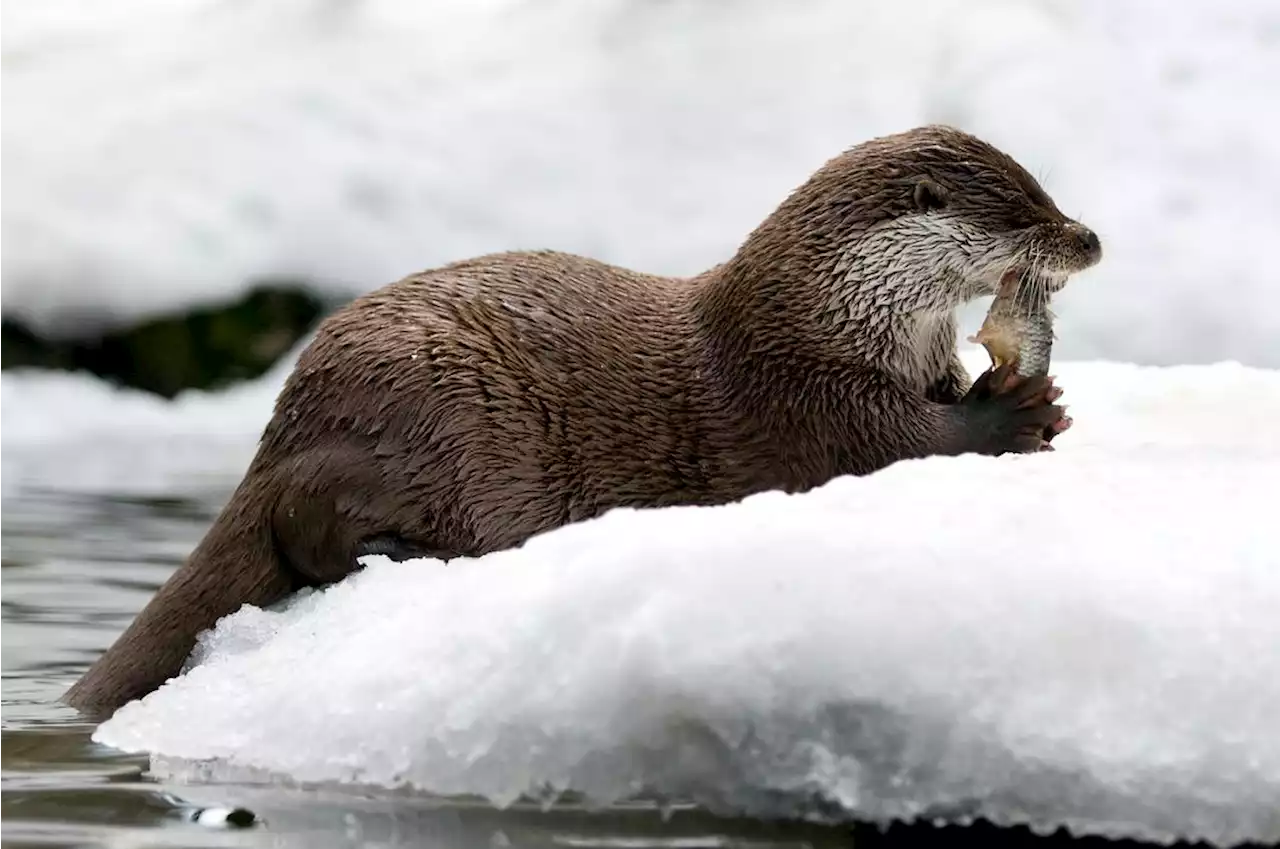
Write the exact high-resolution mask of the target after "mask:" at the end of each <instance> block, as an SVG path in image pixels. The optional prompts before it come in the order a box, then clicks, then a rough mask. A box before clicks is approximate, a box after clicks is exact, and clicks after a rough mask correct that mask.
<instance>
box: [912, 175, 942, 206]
mask: <svg viewBox="0 0 1280 849" xmlns="http://www.w3.org/2000/svg"><path fill="white" fill-rule="evenodd" d="M914 197H915V202H916V209H919V210H920V211H921V212H929V211H930V210H934V209H942V208H943V207H945V206H946V205H947V190H946V189H944V188H942V186H939V185H938V184H937V183H935V182H934V181H933V180H930V179H929V178H927V177H926V178H924V179H923V180H920V181H919V182H917V183H916V190H915V195H914Z"/></svg>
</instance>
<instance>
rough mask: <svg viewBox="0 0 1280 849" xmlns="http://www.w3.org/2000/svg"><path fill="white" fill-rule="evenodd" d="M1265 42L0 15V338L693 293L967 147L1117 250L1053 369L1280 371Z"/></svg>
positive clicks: (1158, 16) (542, 11)
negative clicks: (980, 148) (600, 262)
mask: <svg viewBox="0 0 1280 849" xmlns="http://www.w3.org/2000/svg"><path fill="white" fill-rule="evenodd" d="M1278 31H1280V9H1277V6H1276V4H1274V3H1272V2H1269V0H1225V2H1219V3H1212V4H1208V3H1185V4H1176V3H1175V4H1169V3H1167V2H1163V0H1133V2H1128V3H1114V2H1109V0H1044V2H1039V3H1034V4H1025V3H1015V2H1009V0H919V1H918V2H914V3H878V4H867V3H848V2H845V0H812V2H809V3H806V4H795V3H786V4H780V3H773V2H766V0H738V1H737V2H734V3H716V4H698V3H642V2H638V0H541V2H517V0H488V1H487V2H477V0H446V1H445V2H434V3H415V2H411V0H404V2H392V0H383V2H362V3H333V2H328V0H286V2H275V3H269V4H263V3H230V4H229V3H214V2H209V0H169V2H155V0H120V2H114V3H100V2H93V0H40V2H33V1H32V0H29V2H25V3H19V2H10V3H6V4H5V7H4V59H5V82H4V100H5V110H6V117H7V118H8V120H7V121H5V122H4V124H3V130H2V132H3V147H4V166H5V168H4V170H5V178H6V179H5V187H4V201H5V203H4V207H3V218H2V223H3V239H4V245H5V251H4V257H3V281H4V282H3V285H4V289H3V298H4V310H5V313H6V315H16V316H21V317H23V318H26V319H28V320H30V321H33V322H35V323H37V324H38V325H40V326H41V327H44V328H46V329H58V328H65V327H67V326H75V325H77V324H79V323H84V322H89V323H93V322H102V321H111V320H124V319H130V318H135V317H138V316H141V315H145V314H147V313H150V312H153V311H157V310H162V309H168V308H171V307H176V306H183V305H188V304H191V303H193V302H196V301H202V300H206V299H217V298H226V297H229V296H230V295H232V294H234V293H235V292H236V291H237V290H239V289H241V288H242V287H244V286H246V285H247V284H248V283H249V281H250V280H251V279H253V278H257V277H262V276H264V275H285V276H291V277H299V278H303V279H306V280H310V281H314V282H315V283H316V284H317V285H319V286H322V287H326V288H329V289H332V290H334V291H338V292H344V293H354V292H357V291H363V290H366V289H369V288H372V287H374V286H377V285H380V284H382V283H385V282H387V281H389V280H392V279H395V278H397V277H399V276H401V275H403V274H405V273H408V272H410V271H413V270H417V269H420V268H423V267H427V266H430V265H435V264H437V263H440V262H443V261H446V260H450V259H455V258H459V257H463V256H467V255H472V254H476V253H481V252H484V251H488V250H494V249H499V248H512V247H517V248H518V247H544V246H546V247H557V248H562V249H567V250H574V251H579V252H583V253H588V254H592V255H595V256H599V257H602V258H605V259H609V260H612V261H616V262H621V263H625V264H628V265H633V266H636V267H641V268H645V269H649V270H653V271H664V272H692V271H696V270H700V269H701V268H703V267H706V266H708V265H710V264H711V263H713V262H716V261H719V260H721V259H723V258H724V257H726V256H727V255H728V254H729V253H731V252H732V251H733V250H734V248H735V247H736V246H737V244H738V243H739V241H740V240H741V238H742V237H743V236H744V235H745V233H746V232H747V231H748V230H749V229H750V228H751V227H753V226H754V225H755V224H756V223H757V222H758V221H759V220H760V219H761V218H762V217H763V216H765V215H766V214H767V213H768V212H769V211H770V210H771V209H772V208H773V207H774V206H775V205H776V204H777V203H778V201H779V200H781V198H782V197H783V196H784V195H785V194H786V192H787V191H789V190H790V189H791V188H792V187H794V186H795V185H796V184H798V183H799V182H800V181H801V180H803V179H804V178H805V177H806V176H807V175H808V174H809V173H811V172H812V171H813V169H814V168H815V167H816V166H817V165H819V164H820V163H821V162H822V161H824V160H825V159H827V158H828V157H829V156H831V155H833V154H835V153H837V152H838V151H840V150H841V149H843V148H845V147H846V146H848V145H850V144H853V143H855V142H857V141H860V140H863V139H865V138H868V137H870V136H873V135H877V134H881V133H885V132H891V131H896V130H900V129H903V128H905V127H908V126H911V125H914V124H919V123H923V122H926V121H948V122H952V123H956V124H959V125H961V126H964V127H966V128H968V129H971V130H973V131H975V132H978V133H980V134H982V135H984V136H986V137H988V138H990V139H991V140H992V141H994V142H996V143H997V144H999V145H1001V146H1003V147H1005V148H1007V149H1008V150H1010V151H1011V152H1012V153H1014V154H1015V155H1016V156H1017V157H1018V158H1020V159H1021V160H1022V161H1024V162H1025V163H1026V164H1027V165H1028V167H1030V168H1031V169H1032V170H1033V171H1034V172H1036V173H1037V174H1039V175H1042V176H1043V178H1044V181H1045V183H1046V185H1047V186H1048V187H1049V189H1050V191H1051V192H1052V193H1053V194H1054V196H1055V197H1056V198H1057V199H1058V200H1059V201H1060V203H1061V205H1062V207H1063V208H1064V210H1066V211H1067V212H1068V213H1070V214H1078V215H1080V216H1081V217H1083V218H1084V220H1086V221H1088V222H1089V223H1090V224H1091V225H1092V226H1094V227H1095V228H1096V229H1097V230H1098V231H1099V232H1100V233H1101V235H1102V238H1103V242H1104V244H1105V246H1106V254H1107V258H1106V260H1105V261H1104V262H1103V264H1102V265H1101V266H1100V267H1099V268H1098V269H1097V270H1096V271H1094V272H1091V273H1090V274H1089V275H1087V276H1086V277H1084V278H1081V279H1080V280H1079V281H1078V283H1077V284H1076V285H1074V286H1073V287H1072V288H1071V289H1070V290H1069V291H1068V292H1067V293H1066V294H1065V296H1064V297H1063V298H1062V299H1061V302H1060V305H1059V306H1060V308H1061V314H1062V325H1061V329H1062V331H1063V332H1062V340H1063V341H1062V344H1061V346H1060V350H1059V351H1058V353H1059V354H1060V355H1061V356H1062V357H1064V358H1068V359H1093V358H1103V359H1114V360H1126V361H1130V360H1132V361H1141V362H1153V363H1163V364H1169V363H1174V362H1206V361H1215V360H1219V359H1237V360H1240V361H1243V362H1247V363H1253V364H1259V365H1270V366H1280V346H1277V345H1276V344H1275V343H1274V341H1273V340H1274V336H1275V328H1276V327H1278V326H1280V296H1277V294H1276V292H1277V291H1278V290H1277V288H1276V286H1275V274H1274V271H1273V270H1272V269H1273V266H1274V263H1273V262H1272V261H1271V254H1270V247H1271V242H1272V239H1273V235H1274V233H1276V232H1280V198H1278V197H1277V194H1276V192H1275V191H1274V189H1273V187H1274V186H1275V185H1277V184H1278V183H1280V146H1277V145H1275V144H1274V143H1273V142H1274V139H1275V138H1276V137H1277V135H1280V111H1278V110H1276V109H1274V108H1272V106H1273V104H1272V101H1273V94H1272V92H1274V91H1275V89H1276V88H1277V86H1280V39H1278V38H1277V36H1276V33H1277V32H1278ZM979 312H980V311H979ZM975 314H978V313H975Z"/></svg>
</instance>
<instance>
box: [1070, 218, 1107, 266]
mask: <svg viewBox="0 0 1280 849" xmlns="http://www.w3.org/2000/svg"><path fill="white" fill-rule="evenodd" d="M1074 229H1075V231H1076V240H1077V241H1079V242H1080V247H1081V248H1083V249H1084V253H1085V255H1086V256H1087V257H1089V259H1090V261H1092V262H1096V261H1097V260H1098V259H1099V258H1100V257H1101V256H1102V242H1101V241H1100V240H1099V239H1098V234H1097V233H1095V232H1093V231H1092V230H1090V229H1089V228H1088V227H1086V226H1084V225H1083V224H1077V225H1076V226H1075V228H1074Z"/></svg>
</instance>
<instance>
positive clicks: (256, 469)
mask: <svg viewBox="0 0 1280 849" xmlns="http://www.w3.org/2000/svg"><path fill="white" fill-rule="evenodd" d="M948 222H950V223H948ZM895 228H898V229H895ZM1082 233H1083V234H1088V231H1087V230H1084V229H1083V228H1082V227H1081V226H1080V225H1078V224H1076V223H1075V222H1072V221H1070V220H1069V219H1067V218H1066V217H1065V216H1063V215H1062V214H1061V213H1060V212H1059V211H1058V210H1057V208H1056V207H1055V206H1054V205H1053V202H1052V201H1051V200H1050V199H1049V198H1048V196H1047V195H1045V193H1044V192H1043V190H1041V189H1040V187H1039V186H1038V185H1037V184H1036V182H1035V180H1034V179H1032V178H1031V177H1030V175H1028V174H1027V172H1026V171H1024V170H1023V169H1022V168H1021V167H1020V166H1018V165H1017V163H1015V162H1014V161H1013V160H1012V159H1010V158H1009V157H1008V156H1006V155H1005V154H1003V153H1001V152H999V151H998V150H996V149H995V148H992V147H991V146H989V145H987V144H985V143H983V142H981V141H979V140H978V139H976V138H974V137H972V136H969V135H966V134H963V133H961V132H959V131H956V130H953V129H949V128H945V127H925V128H920V129H917V130H912V131H909V132H907V133H901V134H898V135H895V136H889V137H885V138H881V139H876V140H872V141H870V142H867V143H865V144H863V145H860V146H858V147H855V148H853V149H852V150H850V151H847V152H846V153H844V154H842V155H841V156H839V157H836V158H835V159H833V160H832V161H831V162H829V163H827V164H826V165H825V166H824V167H823V168H821V169H820V170H819V171H818V172H817V173H816V174H815V175H814V176H813V177H812V178H811V179H810V180H809V181H807V182H806V183H805V184H804V185H803V186H801V187H800V188H799V189H797V190H796V191H795V192H794V193H793V194H792V195H791V196H790V197H789V198H788V199H787V200H786V201H785V202H784V203H783V204H782V205H781V206H780V207H779V208H778V209H777V210H776V211H775V212H774V213H773V214H772V215H771V216H769V218H768V219H767V220H766V221H765V222H764V223H763V224H761V226H760V227H759V228H757V229H756V231H755V232H753V233H752V234H751V235H750V236H749V237H748V239H747V240H746V242H745V243H744V244H743V245H742V247H741V249H740V250H739V251H738V253H737V254H736V255H735V256H734V257H733V258H732V259H731V260H729V261H728V262H726V263H724V264H722V265H719V266H717V267H715V268H713V269H711V270H710V271H707V272H706V273H704V274H702V275H699V276H697V277H694V278H689V279H675V278H665V277H655V276H651V275H647V274H641V273H637V272H634V271H629V270H626V269H622V268H617V267H613V266H609V265H606V264H604V263H601V262H597V261H594V260H591V259H586V258H583V257H579V256H572V255H568V254H563V253H555V252H518V253H506V254H498V255H493V256H486V257H480V258H477V259H471V260H467V261H464V262H459V263H455V264H452V265H449V266H446V267H443V268H439V269H435V270H432V271H427V272H424V273H421V274H416V275H413V276H411V277H408V278H406V279H404V280H401V281H399V282H397V283H393V284H391V285H389V286H386V287H384V288H382V289H380V290H377V291H375V292H372V293H370V294H368V295H366V296H364V297H362V298H359V299H358V300H356V301H354V302H352V303H351V304H349V305H347V306H346V307H345V308H343V309H341V310H339V311H338V312H336V313H335V314H334V315H332V316H331V317H330V318H329V319H328V320H326V321H325V322H324V323H323V325H322V326H321V327H320V329H319V331H318V334H317V336H316V338H315V340H314V341H313V342H312V343H311V344H310V346H309V347H308V348H307V349H306V350H305V351H304V352H303V354H302V355H301V357H300V359H299V361H298V363H297V365H296V367H295V369H294V371H293V373H292V375H291V376H290V377H289V379H288V382H287V383H286V384H285V386H284V389H283V390H282V392H281V393H280V396H279V399H278V401H277V404H276V408H275V413H274V415H273V416H272V418H271V420H270V422H269V423H268V424H267V426H266V430H265V432H264V433H263V436H262V440H261V444H260V447H259V450H258V452H257V455H256V457H255V458H254V460H253V462H252V464H251V465H250V468H249V470H248V472H247V473H246V475H245V477H244V479H243V481H242V483H241V484H240V486H239V488H238V489H237V490H236V492H235V493H234V494H233V496H232V498H231V500H230V502H229V503H228V505H227V507H226V509H225V510H224V511H223V513H222V515H221V516H220V517H219V518H218V519H217V521H216V522H215V523H214V525H213V527H212V529H211V530H210V531H209V534H208V535H207V536H206V537H205V539H204V540H203V542H201V543H200V545H199V546H198V547H197V548H196V550H195V551H194V552H193V554H192V555H191V557H190V559H189V560H188V562H187V563H186V564H185V565H184V566H183V567H182V568H181V569H179V570H178V571H177V572H176V573H175V574H174V576H173V577H172V578H171V579H170V581H169V583H167V584H166V585H165V586H164V587H163V588H161V590H160V591H159V593H158V594H157V595H156V597H155V598H154V599H153V600H152V601H151V603H150V604H148V606H147V607H146V608H145V609H144V610H143V612H142V613H141V614H140V615H139V616H138V618H137V620H136V621H135V622H134V623H133V625H132V626H131V627H130V628H129V629H128V631H126V633H125V634H124V635H123V636H122V637H121V638H120V639H119V640H118V641H117V643H116V644H115V645H114V646H112V648H111V649H110V650H109V651H108V652H107V653H106V654H105V655H104V656H103V657H102V658H101V659H100V660H99V661H98V663H97V664H96V665H95V666H94V667H93V668H92V669H90V670H89V672H87V673H86V674H85V676H84V677H83V678H82V679H81V680H80V682H78V683H77V685H76V686H75V687H74V688H72V690H71V691H70V692H69V693H68V696H67V699H68V701H69V702H70V703H71V704H73V705H76V706H78V707H80V708H82V709H84V710H86V711H88V712H92V713H102V712H109V711H110V710H113V709H114V708H116V707H118V706H119V705H121V704H123V703H125V702H126V701H129V700H131V699H134V698H137V697H140V696H143V695H145V694H146V693H148V692H150V691H151V690H153V689H155V688H156V687H158V686H159V685H161V684H162V683H164V681H165V680H166V678H168V677H170V676H172V675H175V674H177V672H178V671H179V669H180V667H181V664H182V662H183V660H184V659H185V658H186V656H187V655H188V654H189V652H190V650H191V648H192V646H193V644H194V640H195V638H196V636H197V634H198V633H199V632H200V631H201V630H203V629H205V628H208V627H210V626H211V625H213V624H214V622H215V621H216V620H217V619H218V618H219V617H221V616H223V615H226V614H229V613H231V612H233V611H234V610H236V609H238V608H239V607H240V605H241V604H244V603H251V604H257V605H263V604H268V603H271V602H273V601H276V600H278V599H280V598H282V597H283V596H285V595H286V594H287V593H288V592H290V590H292V589H294V588H296V587H298V586H301V585H303V584H322V583H326V582H331V581H336V580H339V579H341V578H342V577H343V576H344V575H346V574H348V573H349V572H350V571H352V570H353V569H354V568H356V566H357V564H356V557H357V556H358V555H359V554H360V553H361V552H364V551H372V550H382V549H381V548H379V546H388V547H389V549H388V550H392V551H396V552H400V553H405V554H423V555H434V556H438V557H442V558H449V557H456V556H461V555H472V556H474V555H480V554H483V553H485V552H489V551H494V550H496V549H501V548H505V547H510V546H515V545H519V544H521V543H522V542H523V541H524V540H526V539H528V538H529V537H530V536H532V535H534V534H536V533H539V532H542V531H546V530H549V529H552V528H555V527H558V526H561V525H564V524H566V523H568V522H573V521H578V520H582V519H587V518H589V517H592V516H597V515H599V514H600V513H602V512H604V511H606V510H608V509H610V508H612V507H616V506H644V507H656V506H661V505H672V504H719V503H725V502H729V501H733V500H736V499H739V498H742V497H744V496H746V495H748V494H750V493H753V492H758V491H762V490H767V489H783V490H787V491H792V492H796V491H803V490H806V489H809V488H812V487H815V486H818V485H820V484H823V483H825V482H826V481H829V480H830V479H832V478H833V477H836V476H838V475H844V474H866V473H869V472H872V471H874V470H876V469H879V468H882V467H884V466H886V465H888V464H890V463H892V462H895V461H897V460H900V459H903V458H908V457H922V456H926V455H930V454H956V453H961V452H963V451H970V450H979V451H985V450H988V446H986V445H985V444H983V443H980V442H975V438H974V437H973V436H972V434H971V433H970V431H969V430H967V429H966V428H967V424H966V422H967V421H968V420H967V419H965V418H964V416H963V415H961V412H962V411H960V407H961V405H957V403H956V402H958V401H960V400H961V398H962V396H964V394H965V392H966V390H967V389H968V388H969V378H968V375H966V374H965V371H964V368H963V367H962V366H961V365H960V362H959V360H958V358H957V355H956V349H955V346H956V328H955V323H954V317H953V311H954V308H955V307H956V306H958V305H959V304H961V303H963V302H964V301H966V300H969V299H971V298H973V297H976V296H978V295H982V294H990V293H991V292H992V291H993V287H994V285H995V282H996V279H997V278H996V277H991V279H990V280H988V279H987V276H990V275H995V274H997V272H998V271H999V270H1001V269H1000V268H998V267H997V266H999V265H1000V264H1001V263H1003V264H1004V266H1003V267H1007V266H1008V264H1009V262H1012V261H1014V260H1015V259H1017V258H1020V259H1018V261H1023V262H1032V263H1033V264H1036V265H1037V267H1039V268H1041V269H1042V270H1043V271H1044V273H1045V275H1048V276H1047V277H1045V279H1052V280H1057V279H1058V277H1055V276H1054V275H1058V276H1060V277H1061V279H1063V280H1065V275H1066V274H1067V273H1069V272H1070V271H1074V270H1079V269H1080V268H1083V267H1086V266H1087V265H1089V264H1091V263H1092V262H1094V261H1096V259H1097V256H1096V251H1094V250H1092V246H1091V245H1089V244H1088V240H1087V239H1086V238H1084V237H1083V236H1082V235H1081V234H1082ZM1088 235H1090V236H1091V235H1092V234H1088ZM1094 243H1095V245H1096V239H1095V240H1094ZM987 266H991V269H990V274H988V271H987V270H986V269H987ZM984 275H986V276H984ZM988 453H998V451H994V450H992V451H989V452H988Z"/></svg>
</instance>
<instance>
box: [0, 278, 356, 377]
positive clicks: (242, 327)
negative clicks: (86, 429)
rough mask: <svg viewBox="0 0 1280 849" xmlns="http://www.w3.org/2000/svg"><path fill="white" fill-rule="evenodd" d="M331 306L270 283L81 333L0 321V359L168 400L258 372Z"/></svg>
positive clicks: (300, 289)
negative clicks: (230, 299) (47, 333)
mask: <svg viewBox="0 0 1280 849" xmlns="http://www.w3.org/2000/svg"><path fill="white" fill-rule="evenodd" d="M337 305H338V302H336V301H326V300H324V299H321V298H319V297H317V296H316V295H315V294H313V293H311V292H309V291H307V289H305V288H304V287H303V286H302V285H301V284H292V283H270V284H262V285H259V286H257V287H255V288H254V289H253V290H251V291H250V292H249V293H248V294H246V295H245V296H244V297H243V298H241V299H240V300H238V301H236V302H234V303H230V304H224V305H221V306H213V307H201V308H197V309H193V310H190V311H188V312H183V313H178V314H171V315H168V316H162V317H159V318H154V319H151V320H148V321H146V322H143V323H141V324H138V325H135V326H133V327H129V328H124V329H120V330H114V331H111V332H107V333H102V334H97V335H94V336H92V337H88V338H69V339H66V338H44V337H42V336H40V335H39V334H37V333H35V332H33V331H32V330H31V329H29V328H28V327H27V326H26V325H24V324H23V323H22V322H20V321H18V320H15V319H11V318H7V317H6V318H5V319H4V320H3V322H2V333H0V337H2V338H0V341H2V342H3V348H2V350H0V363H2V364H3V367H4V368H6V369H10V368H19V367H28V368H29V367H35V368H47V369H59V370H64V371H88V372H91V373H93V374H95V375H97V376H99V377H101V378H103V379H105V380H109V381H111V382H112V383H116V384H119V385H123V386H130V387H134V388H137V389H143V390H146V391H148V392H154V393H155V394H157V395H161V396H163V397H165V398H172V397H173V396H175V395H177V394H178V393H179V392H181V391H183V390H184V389H216V388H219V387H223V386H226V385H228V384H231V383H234V382H237V381H241V380H252V379H253V378H255V377H259V376H261V375H262V374H263V373H265V372H266V371H267V370H268V369H270V368H271V366H272V365H274V364H275V363H276V362H277V361H278V360H279V359H280V357H282V356H283V355H284V354H286V353H288V352H289V350H290V349H291V348H293V346H294V345H295V344H297V342H298V341H299V340H300V339H302V338H303V337H304V336H305V335H306V334H307V333H308V332H309V331H310V330H311V329H312V328H313V327H315V325H316V324H317V322H319V320H320V319H321V318H322V317H323V316H324V315H325V314H326V313H327V312H328V311H330V310H332V309H334V308H335V307H336V306H337Z"/></svg>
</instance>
